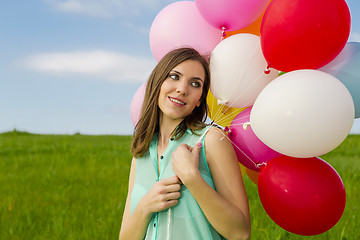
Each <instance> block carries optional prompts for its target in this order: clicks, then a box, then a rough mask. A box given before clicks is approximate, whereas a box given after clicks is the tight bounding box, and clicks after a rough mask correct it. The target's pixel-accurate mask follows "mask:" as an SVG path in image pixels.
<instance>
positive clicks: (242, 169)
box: [239, 163, 246, 176]
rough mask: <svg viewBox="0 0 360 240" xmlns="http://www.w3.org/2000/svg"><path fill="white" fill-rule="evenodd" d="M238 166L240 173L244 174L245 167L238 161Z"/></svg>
mask: <svg viewBox="0 0 360 240" xmlns="http://www.w3.org/2000/svg"><path fill="white" fill-rule="evenodd" d="M239 167H240V171H241V175H242V176H245V171H246V167H245V166H244V165H242V164H241V163H239Z"/></svg>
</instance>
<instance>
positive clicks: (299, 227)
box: [258, 155, 346, 235]
mask: <svg viewBox="0 0 360 240" xmlns="http://www.w3.org/2000/svg"><path fill="white" fill-rule="evenodd" d="M258 192H259V197H260V200H261V203H262V205H263V207H264V209H265V211H266V212H267V214H268V215H269V217H270V218H271V219H272V220H273V221H274V222H275V223H276V224H278V225H279V226H280V227H282V228H283V229H285V230H287V231H289V232H292V233H295V234H299V235H317V234H320V233H323V232H326V231H328V230H329V229H331V228H332V227H333V226H334V225H335V224H336V223H337V222H338V221H339V220H340V218H341V216H342V214H343V212H344V209H345V203H346V193H345V188H344V184H343V182H342V180H341V178H340V176H339V174H338V173H337V172H336V171H335V169H334V168H332V167H331V166H330V165H329V164H328V163H327V162H325V161H323V160H322V159H320V158H318V157H312V158H294V157H289V156H285V155H283V156H280V157H278V158H275V159H273V160H271V161H270V162H268V163H267V164H266V166H265V167H263V168H261V170H260V173H259V178H258Z"/></svg>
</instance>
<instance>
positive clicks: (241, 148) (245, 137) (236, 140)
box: [228, 107, 282, 171]
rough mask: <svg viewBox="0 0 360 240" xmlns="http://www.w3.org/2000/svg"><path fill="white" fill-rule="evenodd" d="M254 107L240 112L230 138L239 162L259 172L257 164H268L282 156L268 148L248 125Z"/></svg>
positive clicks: (233, 123)
mask: <svg viewBox="0 0 360 240" xmlns="http://www.w3.org/2000/svg"><path fill="white" fill-rule="evenodd" d="M251 109H252V107H249V108H247V109H245V110H244V111H242V112H240V113H239V114H238V115H237V116H236V117H235V118H234V119H233V121H232V122H231V125H230V132H229V135H228V136H229V138H230V140H231V141H232V142H233V144H234V145H235V146H234V149H235V152H236V155H237V157H238V160H239V162H240V163H241V164H242V165H244V166H245V167H247V168H249V169H251V170H254V171H259V168H257V167H256V166H255V163H256V164H257V163H266V162H268V161H270V160H272V159H274V158H276V157H279V156H281V155H282V154H281V153H278V152H276V151H274V150H272V149H271V148H269V147H268V146H266V145H265V144H264V143H263V142H262V141H260V139H259V138H258V137H256V135H255V134H254V132H253V131H252V129H251V126H250V125H247V123H249V121H250V112H251Z"/></svg>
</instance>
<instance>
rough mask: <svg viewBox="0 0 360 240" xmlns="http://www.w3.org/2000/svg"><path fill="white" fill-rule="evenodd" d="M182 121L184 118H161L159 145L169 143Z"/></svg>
mask: <svg viewBox="0 0 360 240" xmlns="http://www.w3.org/2000/svg"><path fill="white" fill-rule="evenodd" d="M181 122H182V119H176V120H174V119H168V118H160V122H159V137H158V145H159V146H165V145H167V144H168V142H169V139H170V137H171V133H172V132H173V131H174V129H175V128H176V127H177V126H178V125H179V124H180V123H181Z"/></svg>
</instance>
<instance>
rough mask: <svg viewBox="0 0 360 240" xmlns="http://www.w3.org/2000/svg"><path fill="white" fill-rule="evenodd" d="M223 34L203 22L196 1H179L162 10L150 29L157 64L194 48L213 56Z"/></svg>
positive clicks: (203, 53) (151, 45)
mask: <svg viewBox="0 0 360 240" xmlns="http://www.w3.org/2000/svg"><path fill="white" fill-rule="evenodd" d="M221 37H222V36H221V31H220V30H218V29H216V28H214V27H213V26H211V25H210V24H209V23H207V22H206V21H205V19H203V17H202V16H201V15H200V13H199V11H198V10H197V8H196V5H195V3H194V2H192V1H179V2H175V3H172V4H170V5H168V6H166V7H165V8H164V9H162V10H161V11H160V12H159V13H158V15H157V16H156V17H155V19H154V21H153V23H152V25H151V29H150V48H151V51H152V54H153V56H154V57H155V59H156V61H158V62H159V61H160V59H161V58H162V57H163V56H165V54H166V53H168V52H169V51H171V50H173V49H176V48H179V47H192V48H194V49H196V50H197V51H198V52H199V53H200V54H201V55H210V54H211V52H212V50H213V49H214V48H215V46H216V45H217V44H218V43H219V42H220V41H221Z"/></svg>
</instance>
